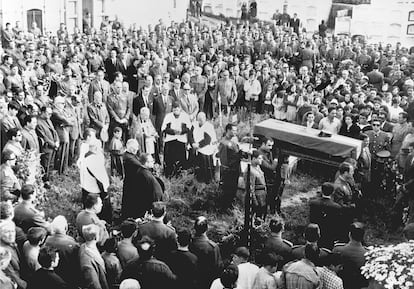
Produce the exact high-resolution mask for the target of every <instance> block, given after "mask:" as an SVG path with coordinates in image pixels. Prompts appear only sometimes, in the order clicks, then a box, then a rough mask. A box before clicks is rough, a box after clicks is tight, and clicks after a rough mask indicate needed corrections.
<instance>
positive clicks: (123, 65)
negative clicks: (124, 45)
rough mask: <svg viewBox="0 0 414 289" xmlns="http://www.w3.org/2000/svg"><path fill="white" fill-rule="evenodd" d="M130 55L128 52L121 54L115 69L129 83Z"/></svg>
mask: <svg viewBox="0 0 414 289" xmlns="http://www.w3.org/2000/svg"><path fill="white" fill-rule="evenodd" d="M127 57H128V55H127V53H126V52H121V54H120V56H119V59H118V60H117V62H116V65H115V69H116V71H118V72H120V73H121V74H122V76H123V78H124V81H128V79H127V78H128V76H127V69H128V59H127Z"/></svg>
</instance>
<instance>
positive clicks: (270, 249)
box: [264, 233, 293, 270]
mask: <svg viewBox="0 0 414 289" xmlns="http://www.w3.org/2000/svg"><path fill="white" fill-rule="evenodd" d="M292 247H293V244H292V243H291V242H289V241H288V240H285V239H282V237H281V236H280V235H278V234H276V233H271V234H270V236H269V237H268V238H267V240H266V241H265V243H264V251H265V252H267V253H275V254H277V255H279V256H281V257H282V258H283V261H282V262H281V263H280V264H278V270H280V269H281V268H282V267H283V266H284V265H285V264H286V263H288V262H290V261H292V260H293V256H292Z"/></svg>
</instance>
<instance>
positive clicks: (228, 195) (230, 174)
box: [220, 167, 240, 209]
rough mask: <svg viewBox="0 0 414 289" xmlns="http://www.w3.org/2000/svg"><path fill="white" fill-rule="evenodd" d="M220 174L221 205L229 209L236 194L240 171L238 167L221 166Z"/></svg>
mask: <svg viewBox="0 0 414 289" xmlns="http://www.w3.org/2000/svg"><path fill="white" fill-rule="evenodd" d="M220 175H221V183H222V187H221V188H222V206H223V209H229V208H231V205H232V203H233V200H234V198H235V197H236V194H237V189H238V184H239V175H240V172H239V170H238V168H237V169H236V170H235V169H227V168H223V167H222V168H221V173H220Z"/></svg>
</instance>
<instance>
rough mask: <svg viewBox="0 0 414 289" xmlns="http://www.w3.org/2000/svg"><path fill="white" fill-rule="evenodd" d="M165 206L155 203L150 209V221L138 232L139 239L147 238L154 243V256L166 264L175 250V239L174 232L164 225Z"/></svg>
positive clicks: (141, 226)
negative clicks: (151, 216)
mask: <svg viewBox="0 0 414 289" xmlns="http://www.w3.org/2000/svg"><path fill="white" fill-rule="evenodd" d="M165 210H166V209H165V205H163V204H162V203H161V202H155V203H154V204H153V208H152V210H151V211H152V215H153V219H152V221H150V222H148V223H144V224H142V225H140V226H139V228H138V232H139V235H140V237H141V238H142V237H143V236H148V237H150V238H151V239H153V240H154V241H155V245H156V247H155V252H154V256H155V257H156V258H157V259H158V260H161V261H164V262H166V261H167V260H168V259H169V257H170V254H171V252H172V251H174V250H176V249H177V239H176V236H175V230H174V229H173V228H172V227H169V226H168V225H166V224H164V222H163V220H164V217H165V213H166V211H165Z"/></svg>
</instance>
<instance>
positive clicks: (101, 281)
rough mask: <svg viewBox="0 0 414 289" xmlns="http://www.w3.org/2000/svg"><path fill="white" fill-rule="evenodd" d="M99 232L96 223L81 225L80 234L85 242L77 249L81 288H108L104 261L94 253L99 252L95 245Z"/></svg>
mask: <svg viewBox="0 0 414 289" xmlns="http://www.w3.org/2000/svg"><path fill="white" fill-rule="evenodd" d="M99 234H100V230H99V227H98V225H95V224H88V225H85V226H83V227H82V235H83V237H84V238H85V243H84V244H82V245H81V247H80V249H79V262H80V268H81V287H82V288H101V289H109V288H110V287H109V285H108V282H107V279H106V269H105V263H104V261H103V259H102V257H101V256H100V255H99V254H97V253H96V252H99V251H98V248H97V247H96V244H97V241H98V238H99Z"/></svg>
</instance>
